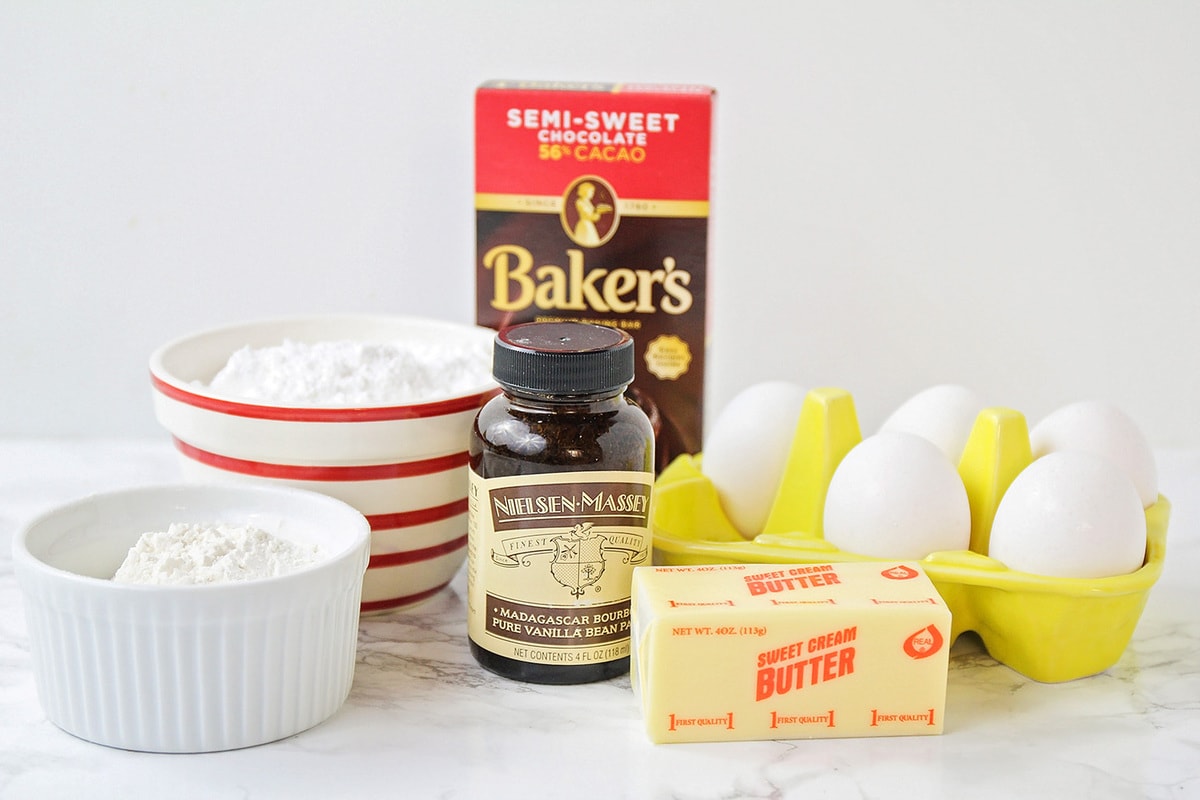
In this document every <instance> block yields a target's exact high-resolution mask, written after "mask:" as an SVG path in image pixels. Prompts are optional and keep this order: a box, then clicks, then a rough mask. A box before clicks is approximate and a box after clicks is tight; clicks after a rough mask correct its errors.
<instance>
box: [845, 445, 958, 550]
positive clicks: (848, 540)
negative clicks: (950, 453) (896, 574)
mask: <svg viewBox="0 0 1200 800" xmlns="http://www.w3.org/2000/svg"><path fill="white" fill-rule="evenodd" d="M824 527H825V539H826V541H828V542H830V543H832V544H834V545H836V546H837V547H839V548H840V549H842V550H846V551H848V552H851V553H858V554H860V555H868V556H875V557H877V558H905V559H920V558H924V557H925V556H927V555H929V554H930V553H933V552H937V551H939V550H966V549H967V548H968V547H969V546H970V544H971V505H970V502H969V501H968V500H967V490H966V488H965V487H964V486H963V482H962V478H960V477H959V475H958V470H957V469H956V468H955V466H954V465H953V464H951V463H950V462H949V461H948V460H947V459H946V457H945V456H944V455H943V453H942V452H941V450H939V449H938V448H937V447H936V446H935V445H934V444H933V443H932V442H930V441H928V440H927V439H924V438H922V437H920V436H917V435H915V434H911V433H903V432H887V433H879V434H876V435H875V436H870V437H868V438H866V439H863V440H862V442H860V443H859V444H858V445H857V446H856V447H854V449H852V450H851V451H850V452H849V453H847V454H846V457H845V458H843V459H842V462H841V463H840V464H838V467H837V469H836V470H834V473H833V478H832V479H831V480H830V482H829V490H828V492H827V494H826V495H825V519H824Z"/></svg>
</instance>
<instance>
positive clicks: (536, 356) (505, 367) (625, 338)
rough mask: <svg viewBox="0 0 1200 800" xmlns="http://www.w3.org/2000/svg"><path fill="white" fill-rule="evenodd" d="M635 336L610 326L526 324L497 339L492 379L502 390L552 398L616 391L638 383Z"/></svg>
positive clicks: (515, 326) (564, 323) (501, 334)
mask: <svg viewBox="0 0 1200 800" xmlns="http://www.w3.org/2000/svg"><path fill="white" fill-rule="evenodd" d="M633 372H634V356H633V337H632V336H630V335H629V334H628V333H626V332H625V331H622V330H619V329H617V328H610V327H608V326H607V325H592V324H590V323H584V322H526V323H523V324H520V325H513V326H511V327H509V328H505V329H504V330H502V331H500V332H499V333H498V334H496V342H495V347H494V350H493V353H492V374H493V375H495V377H496V380H497V381H498V382H499V383H500V385H501V386H504V387H505V388H508V389H513V390H517V391H524V392H529V393H533V394H548V395H587V394H601V393H604V392H616V391H620V390H621V389H623V388H625V387H626V386H628V385H629V384H630V382H632V381H633Z"/></svg>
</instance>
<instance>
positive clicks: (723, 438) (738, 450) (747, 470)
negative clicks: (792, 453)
mask: <svg viewBox="0 0 1200 800" xmlns="http://www.w3.org/2000/svg"><path fill="white" fill-rule="evenodd" d="M804 395H805V391H804V389H801V388H800V387H799V386H797V385H795V384H793V383H789V382H787V381H767V382H764V383H758V384H755V385H753V386H750V387H748V388H746V389H743V390H742V391H741V392H740V393H738V394H737V395H736V396H735V397H734V398H733V399H732V400H731V401H730V402H729V405H727V406H726V407H725V408H724V409H723V410H722V412H721V414H720V416H718V417H717V419H716V421H715V422H714V423H713V426H712V429H711V430H710V431H709V433H708V436H707V437H706V438H705V442H704V454H703V459H702V460H701V471H702V472H703V473H704V474H705V475H707V476H708V478H709V479H710V480H711V481H712V482H713V485H714V486H715V487H716V490H717V496H718V497H719V498H720V500H721V507H722V508H723V509H724V510H725V514H726V515H727V516H728V517H729V521H730V522H732V523H733V525H734V527H736V528H737V529H738V531H740V532H741V534H742V535H743V536H746V537H748V538H749V537H753V536H757V535H758V534H759V533H762V529H763V526H764V525H766V522H767V516H768V515H769V514H770V512H771V504H772V503H773V502H774V500H775V493H776V492H777V491H778V489H779V483H780V481H781V480H783V472H784V468H785V467H786V466H787V457H788V451H789V450H790V449H791V446H792V438H793V436H794V435H795V433H796V424H797V422H798V421H799V419H800V407H801V406H802V405H803V404H804Z"/></svg>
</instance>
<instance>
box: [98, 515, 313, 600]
mask: <svg viewBox="0 0 1200 800" xmlns="http://www.w3.org/2000/svg"><path fill="white" fill-rule="evenodd" d="M319 558H320V550H319V548H318V547H317V546H316V545H299V544H295V543H293V542H289V541H287V540H286V539H281V538H279V537H278V536H274V535H272V534H270V533H268V532H267V531H264V530H260V529H258V528H255V527H252V526H249V525H225V524H189V523H172V524H171V525H170V526H169V527H168V528H167V530H165V531H151V532H148V533H143V534H142V535H141V537H140V538H139V539H138V541H137V544H135V545H134V546H133V547H132V548H130V550H129V554H128V555H127V556H126V557H125V561H124V562H123V563H122V564H121V566H120V568H119V569H118V570H117V573H116V575H114V576H113V580H114V581H116V582H117V583H148V584H157V585H189V584H202V583H233V582H236V581H252V580H260V579H262V578H271V577H275V576H277V575H286V574H288V573H290V572H295V571H296V570H298V569H300V568H302V567H305V566H308V565H309V564H312V563H314V562H316V561H317V560H318V559H319Z"/></svg>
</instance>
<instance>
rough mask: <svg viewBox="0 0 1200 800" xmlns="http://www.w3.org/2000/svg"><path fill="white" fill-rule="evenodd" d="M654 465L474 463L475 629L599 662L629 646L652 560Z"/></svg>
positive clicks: (561, 658)
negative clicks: (641, 468)
mask: <svg viewBox="0 0 1200 800" xmlns="http://www.w3.org/2000/svg"><path fill="white" fill-rule="evenodd" d="M652 481H653V476H652V475H651V474H650V473H645V472H585V473H565V474H539V475H532V476H519V477H506V478H482V477H480V476H479V475H478V474H477V473H476V472H475V471H474V470H471V472H470V491H469V507H468V508H469V510H468V523H467V525H468V534H469V537H468V545H467V551H468V567H467V620H468V622H467V631H468V634H469V635H470V637H471V640H472V641H474V642H475V643H476V644H478V645H479V646H481V647H483V648H484V649H486V650H489V651H491V652H493V653H496V654H497V655H501V656H505V657H507V658H512V659H515V660H518V661H525V662H528V663H535V664H560V665H572V664H596V663H602V662H606V661H614V660H616V659H619V658H624V657H626V656H628V655H629V631H630V616H629V611H630V609H629V597H630V584H631V581H632V578H633V568H634V567H635V566H637V565H639V564H647V563H649V553H650V544H651V539H650V534H649V528H648V524H649V514H650V489H651V485H652Z"/></svg>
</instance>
